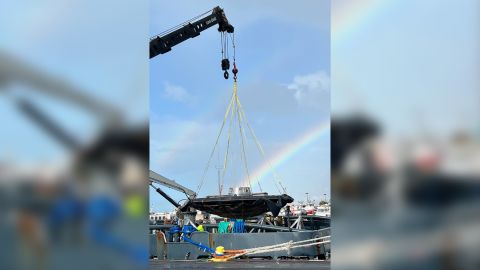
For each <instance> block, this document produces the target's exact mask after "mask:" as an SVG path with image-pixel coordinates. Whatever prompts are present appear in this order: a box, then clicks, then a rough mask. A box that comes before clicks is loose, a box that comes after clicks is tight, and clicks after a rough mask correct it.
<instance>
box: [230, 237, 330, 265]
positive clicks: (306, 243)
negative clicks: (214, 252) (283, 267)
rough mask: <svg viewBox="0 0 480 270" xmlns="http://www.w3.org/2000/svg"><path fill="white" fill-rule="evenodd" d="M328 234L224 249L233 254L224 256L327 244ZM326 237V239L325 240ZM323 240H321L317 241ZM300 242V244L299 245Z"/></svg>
mask: <svg viewBox="0 0 480 270" xmlns="http://www.w3.org/2000/svg"><path fill="white" fill-rule="evenodd" d="M329 238H330V236H322V237H316V238H312V239H307V240H301V241H297V242H293V241H289V242H286V243H282V244H276V245H270V246H264V247H257V248H250V249H244V250H228V251H227V250H226V251H225V252H226V253H230V254H233V255H232V256H228V255H226V256H225V259H224V260H225V261H227V260H232V259H235V258H238V257H241V256H244V255H253V254H260V253H267V252H273V251H281V250H290V249H294V248H300V247H308V246H315V245H321V244H327V243H330V239H329ZM327 239H328V240H327ZM320 240H323V241H321V242H317V241H320ZM310 242H311V243H310ZM300 244H302V245H300Z"/></svg>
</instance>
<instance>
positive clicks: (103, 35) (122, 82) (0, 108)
mask: <svg viewBox="0 0 480 270" xmlns="http://www.w3.org/2000/svg"><path fill="white" fill-rule="evenodd" d="M112 5H115V12H111V10H112ZM125 18H129V19H128V20H125ZM0 23H1V24H2V25H8V29H5V30H4V31H1V33H0V53H2V54H5V55H8V56H10V57H13V58H16V59H19V60H20V61H21V62H24V63H26V64H27V65H29V66H32V67H33V68H34V69H35V70H36V71H37V72H38V73H39V74H43V75H45V76H48V77H51V78H53V79H55V80H61V81H63V82H65V83H67V84H68V85H71V86H72V87H74V88H77V89H78V90H79V91H81V92H83V93H85V94H86V95H88V96H89V97H91V98H92V99H96V100H98V101H101V102H102V103H104V104H108V106H112V107H114V108H116V109H118V110H119V111H122V113H123V114H124V116H125V119H126V120H127V121H129V122H130V123H132V122H133V123H138V122H145V121H146V119H147V118H148V108H147V106H145V104H148V100H147V99H148V62H147V61H146V60H145V57H148V46H146V45H145V40H148V3H147V2H146V1H145V2H144V3H142V2H141V1H140V2H138V3H136V4H135V5H132V4H131V3H129V2H128V1H102V2H99V1H92V0H87V1H84V0H78V1H77V0H75V1H61V0H48V1H42V2H41V3H40V2H38V3H37V2H32V1H6V2H5V3H2V8H1V9H0ZM3 90H4V91H3ZM0 92H1V95H0V115H1V116H0V120H1V121H2V123H3V124H4V127H6V126H8V128H2V129H1V131H0V141H1V142H2V146H1V149H0V162H2V161H6V162H12V163H15V164H17V165H19V166H34V167H38V166H40V167H42V166H44V165H46V164H47V165H51V164H59V163H63V162H64V161H66V160H70V159H71V158H72V155H71V154H70V152H69V151H68V150H67V149H65V148H64V147H63V146H62V145H60V144H59V143H58V142H57V141H56V140H54V139H52V137H50V136H49V135H48V134H46V133H45V132H44V131H43V130H41V129H40V128H38V126H37V125H35V124H34V123H32V122H31V121H30V120H29V119H28V118H27V117H26V116H25V115H23V114H22V113H21V112H20V111H19V110H18V109H17V108H16V106H15V105H14V102H13V100H14V98H15V97H27V98H29V99H30V100H31V101H32V102H34V103H35V105H37V106H38V107H39V108H40V109H41V110H42V111H43V112H44V113H45V114H46V115H48V116H50V117H51V118H52V119H53V121H54V122H56V123H58V124H59V126H61V127H64V128H65V129H66V131H67V132H68V133H69V134H72V136H74V137H75V138H77V139H78V140H79V141H81V142H89V141H90V140H91V139H92V138H93V136H95V135H96V132H98V131H99V129H100V126H99V121H98V115H95V114H92V113H91V112H90V111H89V110H86V109H85V108H81V107H78V106H75V105H72V103H70V102H65V101H64V100H61V99H57V98H55V97H54V98H52V97H51V96H47V95H44V94H40V93H39V92H38V91H36V89H35V88H34V87H31V86H29V85H25V84H22V83H13V84H4V85H1V86H0Z"/></svg>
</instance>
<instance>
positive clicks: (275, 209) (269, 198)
mask: <svg viewBox="0 0 480 270" xmlns="http://www.w3.org/2000/svg"><path fill="white" fill-rule="evenodd" d="M291 202H293V198H292V197H290V196H288V195H287V194H283V195H262V196H258V195H247V196H212V197H207V198H196V199H193V200H190V201H189V202H188V203H187V204H185V205H184V206H183V207H182V210H183V211H186V210H188V208H189V207H192V208H194V209H197V210H200V211H204V212H207V213H210V214H215V215H218V216H221V217H227V218H243V219H245V218H250V217H255V216H259V215H262V214H265V213H267V212H272V214H273V216H275V217H276V216H278V214H279V213H280V209H282V207H284V206H285V205H286V204H287V203H291Z"/></svg>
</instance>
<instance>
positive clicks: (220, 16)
mask: <svg viewBox="0 0 480 270" xmlns="http://www.w3.org/2000/svg"><path fill="white" fill-rule="evenodd" d="M216 24H218V31H219V32H227V33H233V31H234V28H233V26H232V25H231V24H229V23H228V20H227V17H226V16H225V13H224V12H223V9H221V8H220V7H218V6H217V7H215V8H213V10H212V13H211V14H210V15H208V16H206V17H204V18H201V19H199V20H197V21H195V22H190V23H188V24H185V25H184V26H182V27H180V28H179V29H177V30H174V31H172V32H169V33H167V34H165V35H158V36H155V37H153V38H152V39H151V40H150V59H151V58H154V57H155V56H157V55H159V54H164V53H166V52H169V51H170V50H171V49H172V47H173V46H175V45H177V44H179V43H181V42H183V41H185V40H187V39H189V38H193V37H196V36H198V35H200V32H202V31H203V30H205V29H208V28H210V27H212V26H214V25H216Z"/></svg>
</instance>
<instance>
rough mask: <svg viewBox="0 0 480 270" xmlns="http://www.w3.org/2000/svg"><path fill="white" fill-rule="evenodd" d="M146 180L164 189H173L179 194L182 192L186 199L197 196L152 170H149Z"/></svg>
mask: <svg viewBox="0 0 480 270" xmlns="http://www.w3.org/2000/svg"><path fill="white" fill-rule="evenodd" d="M148 178H149V179H150V181H151V182H154V183H157V184H160V185H163V186H166V187H169V188H171V189H174V190H177V191H180V192H183V193H185V195H187V197H188V198H194V197H195V196H196V195H197V194H196V193H195V192H194V191H193V190H191V189H189V188H186V187H184V186H182V185H180V184H179V183H177V182H175V181H173V180H170V179H168V178H166V177H164V176H162V175H160V174H158V173H156V172H154V171H152V170H150V174H149V176H148Z"/></svg>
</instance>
